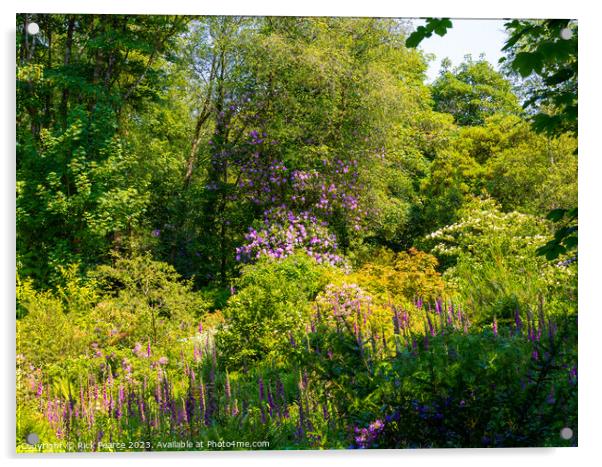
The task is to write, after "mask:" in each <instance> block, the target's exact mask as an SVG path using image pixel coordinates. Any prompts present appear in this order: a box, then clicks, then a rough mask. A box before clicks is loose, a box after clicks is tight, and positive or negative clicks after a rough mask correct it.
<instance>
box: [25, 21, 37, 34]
mask: <svg viewBox="0 0 602 467" xmlns="http://www.w3.org/2000/svg"><path fill="white" fill-rule="evenodd" d="M39 32H40V26H38V23H29V24H28V25H27V34H30V35H32V36H35V35H36V34H37V33H39Z"/></svg>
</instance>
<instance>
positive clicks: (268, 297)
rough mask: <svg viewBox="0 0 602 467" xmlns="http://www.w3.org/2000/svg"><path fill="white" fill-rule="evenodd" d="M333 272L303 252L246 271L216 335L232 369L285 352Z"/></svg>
mask: <svg viewBox="0 0 602 467" xmlns="http://www.w3.org/2000/svg"><path fill="white" fill-rule="evenodd" d="M335 271H336V270H335V269H333V268H332V267H331V266H327V265H320V264H318V263H317V262H316V261H315V260H314V259H313V258H311V257H309V256H307V255H305V254H295V255H292V256H289V257H287V258H284V259H282V260H276V259H272V258H261V259H260V260H259V261H258V262H257V263H256V264H253V265H248V266H245V267H243V269H242V275H241V277H240V278H239V279H238V280H237V281H236V282H235V291H236V293H235V294H234V295H233V296H232V297H231V298H230V300H229V301H228V306H227V307H226V308H225V310H224V316H225V323H224V325H223V326H221V328H220V329H219V330H218V333H217V336H216V339H217V346H218V348H219V349H220V354H223V355H224V359H225V360H226V362H227V364H228V366H231V367H232V366H237V365H241V364H243V365H244V364H247V363H249V362H251V361H254V360H259V359H263V358H266V357H271V356H282V355H283V354H284V353H286V351H287V349H288V348H289V347H290V343H289V339H290V335H291V333H293V334H296V333H297V332H299V331H301V330H303V329H304V327H305V323H307V318H308V316H309V313H310V311H311V301H312V300H313V299H314V298H315V297H316V295H317V294H318V292H320V291H321V290H322V289H323V288H324V287H325V286H326V284H327V283H328V277H329V276H331V275H332V274H336V272H335Z"/></svg>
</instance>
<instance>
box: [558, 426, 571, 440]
mask: <svg viewBox="0 0 602 467" xmlns="http://www.w3.org/2000/svg"><path fill="white" fill-rule="evenodd" d="M560 437H561V438H562V439H566V440H569V439H571V438H572V437H573V430H571V429H570V428H569V427H568V426H565V427H564V428H563V429H562V430H560Z"/></svg>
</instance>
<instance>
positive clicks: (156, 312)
mask: <svg viewBox="0 0 602 467" xmlns="http://www.w3.org/2000/svg"><path fill="white" fill-rule="evenodd" d="M90 274H91V276H92V277H93V278H94V279H95V281H97V282H98V286H99V289H100V291H101V293H102V294H103V299H102V300H101V301H100V302H99V303H98V304H97V306H96V307H95V308H94V310H92V312H91V315H92V316H91V318H92V319H93V320H94V319H95V320H97V323H98V328H100V330H101V332H99V333H100V334H103V335H104V336H105V337H104V339H107V340H108V341H110V342H112V343H113V344H116V343H119V345H122V346H123V345H125V346H131V347H133V346H134V344H135V343H137V342H138V343H139V342H143V343H144V342H146V341H147V340H149V339H150V340H151V342H152V343H158V344H161V345H166V344H167V343H169V342H173V341H174V340H175V339H176V337H177V334H180V335H182V334H183V335H186V333H189V334H193V333H194V329H196V327H197V325H198V323H199V321H200V319H201V318H202V317H203V315H204V314H205V312H206V309H207V304H206V302H205V300H204V299H203V298H202V297H201V296H200V295H199V294H198V293H196V292H193V291H192V290H191V284H190V283H189V282H183V281H180V276H179V274H178V273H177V272H176V271H175V269H174V268H173V266H170V265H168V264H166V263H162V262H159V261H153V260H152V259H151V258H150V257H149V256H148V255H146V256H138V257H134V258H131V259H124V258H117V259H116V260H115V263H114V264H113V265H102V266H99V267H98V268H97V269H95V270H94V271H92V272H91V273H90Z"/></svg>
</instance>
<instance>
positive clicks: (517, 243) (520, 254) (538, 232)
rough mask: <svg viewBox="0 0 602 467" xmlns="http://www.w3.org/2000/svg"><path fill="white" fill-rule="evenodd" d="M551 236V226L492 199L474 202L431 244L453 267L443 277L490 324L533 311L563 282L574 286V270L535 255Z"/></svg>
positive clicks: (434, 236)
mask: <svg viewBox="0 0 602 467" xmlns="http://www.w3.org/2000/svg"><path fill="white" fill-rule="evenodd" d="M546 233H547V226H546V225H545V224H544V223H543V222H542V221H541V220H538V219H537V218H535V217H533V216H530V215H527V214H521V213H518V212H510V213H503V212H500V210H499V207H498V206H496V204H495V202H493V201H492V200H475V201H474V202H473V203H472V204H471V205H469V206H468V207H467V208H465V210H464V212H463V214H462V216H461V218H460V220H459V221H458V222H457V223H455V224H452V225H449V226H446V227H444V228H442V229H440V230H438V231H436V232H433V233H431V234H430V235H429V236H428V237H427V243H429V244H430V245H431V246H432V252H433V253H435V254H436V255H438V256H439V257H440V258H441V259H442V261H443V264H444V265H446V266H448V268H447V270H446V272H445V274H444V277H446V278H447V279H448V280H449V281H450V285H452V286H455V287H456V288H457V291H458V293H459V294H460V296H461V297H463V299H464V300H463V301H466V302H467V303H470V304H471V307H472V309H473V311H474V312H475V314H476V315H478V318H479V319H480V320H482V321H488V322H490V321H491V319H493V317H494V316H498V318H500V319H508V320H510V319H511V318H512V316H513V313H514V312H515V310H516V309H517V308H519V309H527V308H531V309H534V308H535V307H536V306H537V304H538V303H539V301H540V300H541V298H540V294H541V293H542V292H543V291H545V290H546V289H547V288H548V287H550V288H553V287H554V284H556V283H557V282H559V281H560V282H564V283H566V284H567V285H568V286H569V287H575V285H576V284H575V283H574V280H575V279H576V277H575V271H574V270H572V269H566V268H558V267H556V266H555V265H554V266H552V265H550V264H547V263H546V262H545V261H543V259H541V258H538V257H537V255H536V254H535V251H536V250H537V248H539V247H540V246H541V245H542V243H543V241H544V238H545V234H546ZM560 296H561V297H562V300H563V301H565V303H566V306H567V307H568V309H574V304H571V303H570V302H571V300H570V299H569V300H567V298H568V297H567V296H564V294H562V293H561V295H560ZM569 296H570V295H569ZM552 297H553V295H550V297H549V298H550V299H552Z"/></svg>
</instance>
